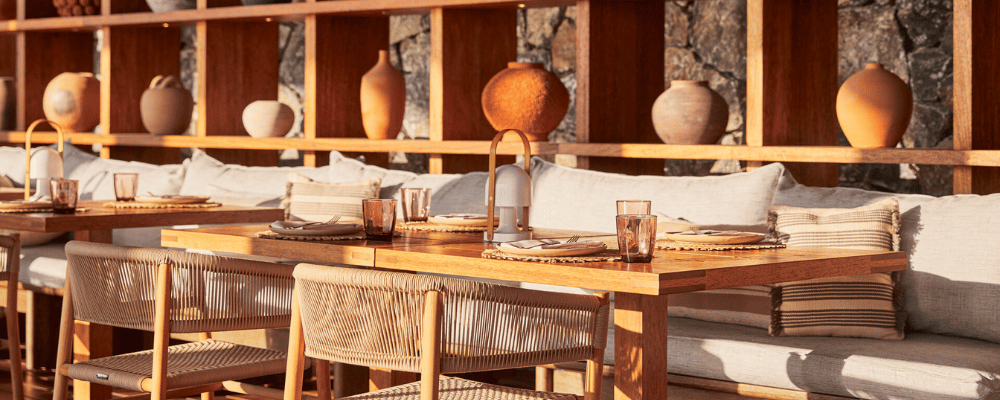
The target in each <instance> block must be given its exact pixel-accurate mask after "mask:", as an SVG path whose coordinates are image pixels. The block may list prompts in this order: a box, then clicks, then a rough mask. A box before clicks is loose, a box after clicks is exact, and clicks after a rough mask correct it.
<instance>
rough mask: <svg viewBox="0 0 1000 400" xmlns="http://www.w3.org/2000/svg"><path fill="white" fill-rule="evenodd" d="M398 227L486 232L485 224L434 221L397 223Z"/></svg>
mask: <svg viewBox="0 0 1000 400" xmlns="http://www.w3.org/2000/svg"><path fill="white" fill-rule="evenodd" d="M396 229H403V230H407V231H425V232H486V227H485V226H458V225H444V224H435V223H433V222H422V221H421V222H416V221H411V222H403V223H400V224H397V225H396Z"/></svg>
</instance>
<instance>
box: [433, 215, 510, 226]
mask: <svg viewBox="0 0 1000 400" xmlns="http://www.w3.org/2000/svg"><path fill="white" fill-rule="evenodd" d="M464 215H474V216H476V217H479V216H480V215H481V216H482V218H457V217H449V216H448V215H447V214H445V215H434V216H431V217H430V218H428V219H427V222H430V223H433V224H441V225H452V226H486V214H464ZM498 221H499V219H498V218H497V217H496V216H494V217H493V225H496V224H497V222H498Z"/></svg>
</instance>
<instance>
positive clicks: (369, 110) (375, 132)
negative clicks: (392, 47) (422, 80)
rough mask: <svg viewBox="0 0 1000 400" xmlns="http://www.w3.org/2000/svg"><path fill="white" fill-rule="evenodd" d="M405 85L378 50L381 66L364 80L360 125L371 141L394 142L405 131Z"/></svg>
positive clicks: (362, 79)
mask: <svg viewBox="0 0 1000 400" xmlns="http://www.w3.org/2000/svg"><path fill="white" fill-rule="evenodd" d="M404 111H406V81H405V80H404V79H403V74H401V73H399V71H398V70H396V68H395V67H393V66H392V64H391V63H389V52H388V51H385V50H379V52H378V62H376V63H375V66H374V67H372V69H370V70H368V72H366V73H365V75H364V76H362V77H361V123H362V124H363V125H364V127H365V134H366V135H368V138H369V139H372V140H386V139H395V138H396V135H398V134H399V131H400V130H401V129H403V113H404Z"/></svg>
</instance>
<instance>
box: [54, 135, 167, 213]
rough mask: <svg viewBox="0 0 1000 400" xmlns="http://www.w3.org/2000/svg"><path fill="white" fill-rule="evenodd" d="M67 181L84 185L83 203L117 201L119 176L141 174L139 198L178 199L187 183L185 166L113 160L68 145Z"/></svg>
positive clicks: (66, 161)
mask: <svg viewBox="0 0 1000 400" xmlns="http://www.w3.org/2000/svg"><path fill="white" fill-rule="evenodd" d="M63 167H64V169H65V177H66V179H75V180H78V181H80V200H114V198H115V177H114V174H116V173H137V174H139V187H138V191H137V192H138V193H139V194H142V195H144V194H146V193H152V194H154V195H158V196H162V195H175V194H178V193H179V192H180V188H181V183H182V182H183V181H184V174H185V165H184V164H170V165H153V164H147V163H143V162H137V161H121V160H110V159H105V158H100V157H97V156H94V155H93V154H90V153H85V152H83V151H81V150H79V149H77V148H76V147H75V146H72V145H67V146H66V148H65V151H64V154H63Z"/></svg>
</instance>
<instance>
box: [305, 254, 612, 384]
mask: <svg viewBox="0 0 1000 400" xmlns="http://www.w3.org/2000/svg"><path fill="white" fill-rule="evenodd" d="M295 278H296V284H297V285H298V286H297V287H298V290H299V305H300V308H301V312H302V321H303V331H304V336H305V343H306V355H308V356H310V357H315V358H322V359H326V360H330V361H335V362H343V363H348V364H356V365H368V366H373V367H378V368H388V369H393V370H400V371H410V372H419V369H420V368H419V366H420V332H421V321H422V317H421V316H422V313H423V303H424V296H425V293H426V292H428V291H439V292H442V293H443V294H444V296H443V299H444V309H443V317H442V330H441V332H442V335H441V342H442V346H441V347H442V349H441V350H442V361H441V372H442V373H458V372H473V371H485V370H494V369H503V368H515V367H526V366H533V365H540V364H549V363H555V362H564V361H575V360H581V359H589V358H591V357H593V354H594V350H595V349H603V348H604V346H605V342H606V341H607V318H608V307H607V305H603V306H602V304H601V302H600V300H599V299H598V298H597V297H595V296H588V295H573V294H565V293H551V292H538V291H532V290H527V289H521V288H515V287H510V286H502V285H495V284H488V283H483V282H476V281H469V280H462V279H454V278H444V277H435V276H427V275H415V274H405V273H396V272H384V271H370V270H358V269H347V268H336V267H327V266H318V265H309V264H300V265H299V266H298V267H296V269H295Z"/></svg>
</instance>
